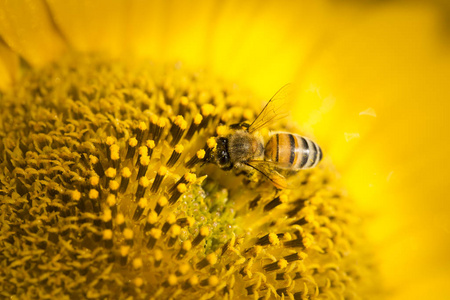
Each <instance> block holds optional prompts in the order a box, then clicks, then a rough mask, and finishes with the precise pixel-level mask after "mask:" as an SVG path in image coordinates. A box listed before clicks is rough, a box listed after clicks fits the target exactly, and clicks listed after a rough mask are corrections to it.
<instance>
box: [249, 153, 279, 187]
mask: <svg viewBox="0 0 450 300" xmlns="http://www.w3.org/2000/svg"><path fill="white" fill-rule="evenodd" d="M246 165H247V166H249V167H251V168H253V169H255V170H256V171H258V172H260V173H261V174H263V175H264V176H265V177H267V178H268V179H269V180H270V181H271V182H272V184H273V185H274V186H275V187H276V188H278V189H286V188H288V184H287V182H286V178H284V176H283V175H281V174H280V173H278V172H277V171H276V170H275V169H274V165H273V164H272V163H270V162H267V161H264V160H251V161H248V162H247V163H246Z"/></svg>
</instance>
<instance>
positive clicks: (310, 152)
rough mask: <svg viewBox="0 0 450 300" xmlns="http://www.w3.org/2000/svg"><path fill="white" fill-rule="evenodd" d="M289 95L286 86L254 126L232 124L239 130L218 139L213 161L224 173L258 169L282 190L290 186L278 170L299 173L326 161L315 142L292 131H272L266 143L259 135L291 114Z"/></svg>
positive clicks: (271, 101) (233, 127) (264, 109)
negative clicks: (287, 103)
mask: <svg viewBox="0 0 450 300" xmlns="http://www.w3.org/2000/svg"><path fill="white" fill-rule="evenodd" d="M289 93H290V88H289V85H286V86H284V87H282V88H281V89H280V90H279V91H278V92H277V93H275V95H274V96H273V97H272V98H271V99H270V100H269V102H268V103H267V104H266V106H265V107H264V108H263V109H262V111H261V112H260V113H259V115H258V116H257V117H256V119H255V120H254V121H253V122H252V123H251V124H248V123H245V122H244V123H239V124H233V125H231V126H230V129H235V131H234V132H233V133H232V134H229V135H228V136H226V137H217V138H216V142H217V147H216V150H215V151H214V152H213V154H212V156H211V158H210V160H211V161H212V162H213V163H215V164H216V165H217V166H219V167H220V168H221V169H223V170H231V169H236V170H242V171H245V170H250V169H254V170H256V171H258V172H259V173H261V174H263V175H264V176H265V177H266V178H268V179H269V180H270V181H271V182H272V184H273V185H274V186H275V187H277V188H279V189H283V188H286V187H287V184H286V179H285V177H284V176H283V175H281V174H280V173H279V172H278V171H280V172H283V171H294V172H295V171H299V170H302V169H307V168H313V167H315V166H317V164H318V163H319V162H320V161H321V160H322V150H321V148H320V147H319V145H317V144H316V143H315V142H314V141H312V140H310V139H308V138H306V137H303V136H300V135H298V134H294V133H290V132H272V133H269V138H268V141H267V143H265V141H264V138H263V136H262V135H261V133H260V132H259V131H260V130H261V129H262V128H264V127H267V126H269V125H270V124H272V123H273V122H275V121H278V120H280V119H282V118H284V117H286V116H287V115H288V114H287V113H284V112H283V110H282V108H283V104H284V101H285V98H286V97H287V95H288V94H289Z"/></svg>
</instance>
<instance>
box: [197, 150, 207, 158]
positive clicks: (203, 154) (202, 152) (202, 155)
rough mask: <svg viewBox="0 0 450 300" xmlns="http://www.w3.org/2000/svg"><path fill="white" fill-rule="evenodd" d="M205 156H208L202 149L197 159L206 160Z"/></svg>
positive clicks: (198, 152)
mask: <svg viewBox="0 0 450 300" xmlns="http://www.w3.org/2000/svg"><path fill="white" fill-rule="evenodd" d="M205 155H206V152H205V150H203V149H200V150H198V151H197V157H198V158H199V159H203V158H205Z"/></svg>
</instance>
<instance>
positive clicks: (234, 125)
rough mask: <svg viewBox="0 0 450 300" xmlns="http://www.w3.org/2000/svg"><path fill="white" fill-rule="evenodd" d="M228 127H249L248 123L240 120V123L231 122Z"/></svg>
mask: <svg viewBox="0 0 450 300" xmlns="http://www.w3.org/2000/svg"><path fill="white" fill-rule="evenodd" d="M229 127H230V128H231V129H248V128H249V127H250V124H248V123H246V122H240V123H236V124H231V125H230V126H229Z"/></svg>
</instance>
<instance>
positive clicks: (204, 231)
mask: <svg viewBox="0 0 450 300" xmlns="http://www.w3.org/2000/svg"><path fill="white" fill-rule="evenodd" d="M200 235H201V236H207V235H209V227H206V226H203V227H202V228H200Z"/></svg>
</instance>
